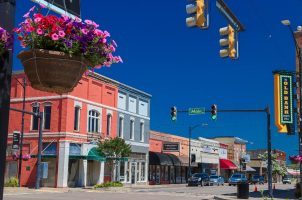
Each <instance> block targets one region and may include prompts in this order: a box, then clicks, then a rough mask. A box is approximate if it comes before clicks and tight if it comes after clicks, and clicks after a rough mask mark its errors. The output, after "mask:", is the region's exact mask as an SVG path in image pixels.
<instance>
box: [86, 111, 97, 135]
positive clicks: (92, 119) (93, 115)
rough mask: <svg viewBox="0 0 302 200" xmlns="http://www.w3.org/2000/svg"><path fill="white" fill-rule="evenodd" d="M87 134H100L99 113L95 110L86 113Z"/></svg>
mask: <svg viewBox="0 0 302 200" xmlns="http://www.w3.org/2000/svg"><path fill="white" fill-rule="evenodd" d="M88 132H91V133H98V132H100V113H99V112H97V111H96V110H90V111H89V113H88Z"/></svg>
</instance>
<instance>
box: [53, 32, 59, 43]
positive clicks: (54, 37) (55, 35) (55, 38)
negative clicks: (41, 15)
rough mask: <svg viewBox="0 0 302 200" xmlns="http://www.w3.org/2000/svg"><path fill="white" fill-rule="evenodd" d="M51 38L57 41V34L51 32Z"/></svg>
mask: <svg viewBox="0 0 302 200" xmlns="http://www.w3.org/2000/svg"><path fill="white" fill-rule="evenodd" d="M51 39H52V40H54V41H57V40H58V39H59V36H58V34H56V33H53V34H52V35H51Z"/></svg>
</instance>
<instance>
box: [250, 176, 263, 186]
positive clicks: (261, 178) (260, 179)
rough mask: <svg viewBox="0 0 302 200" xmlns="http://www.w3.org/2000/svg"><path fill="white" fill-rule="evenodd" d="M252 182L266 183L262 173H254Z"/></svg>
mask: <svg viewBox="0 0 302 200" xmlns="http://www.w3.org/2000/svg"><path fill="white" fill-rule="evenodd" d="M251 183H253V184H257V183H259V184H262V185H264V177H263V176H260V175H253V176H252V180H251Z"/></svg>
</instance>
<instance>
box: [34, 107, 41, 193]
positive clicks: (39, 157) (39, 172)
mask: <svg viewBox="0 0 302 200" xmlns="http://www.w3.org/2000/svg"><path fill="white" fill-rule="evenodd" d="M39 118H40V124H39V142H38V162H37V173H36V187H35V188H36V189H40V181H41V157H42V156H41V152H42V128H43V112H40V115H39Z"/></svg>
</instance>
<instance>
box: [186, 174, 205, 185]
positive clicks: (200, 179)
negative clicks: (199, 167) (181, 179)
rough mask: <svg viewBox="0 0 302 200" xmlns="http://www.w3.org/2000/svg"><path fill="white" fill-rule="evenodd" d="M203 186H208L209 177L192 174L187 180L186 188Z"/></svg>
mask: <svg viewBox="0 0 302 200" xmlns="http://www.w3.org/2000/svg"><path fill="white" fill-rule="evenodd" d="M198 185H201V186H204V185H210V178H209V175H208V174H206V173H196V174H193V175H192V176H191V177H190V178H189V180H188V186H198Z"/></svg>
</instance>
